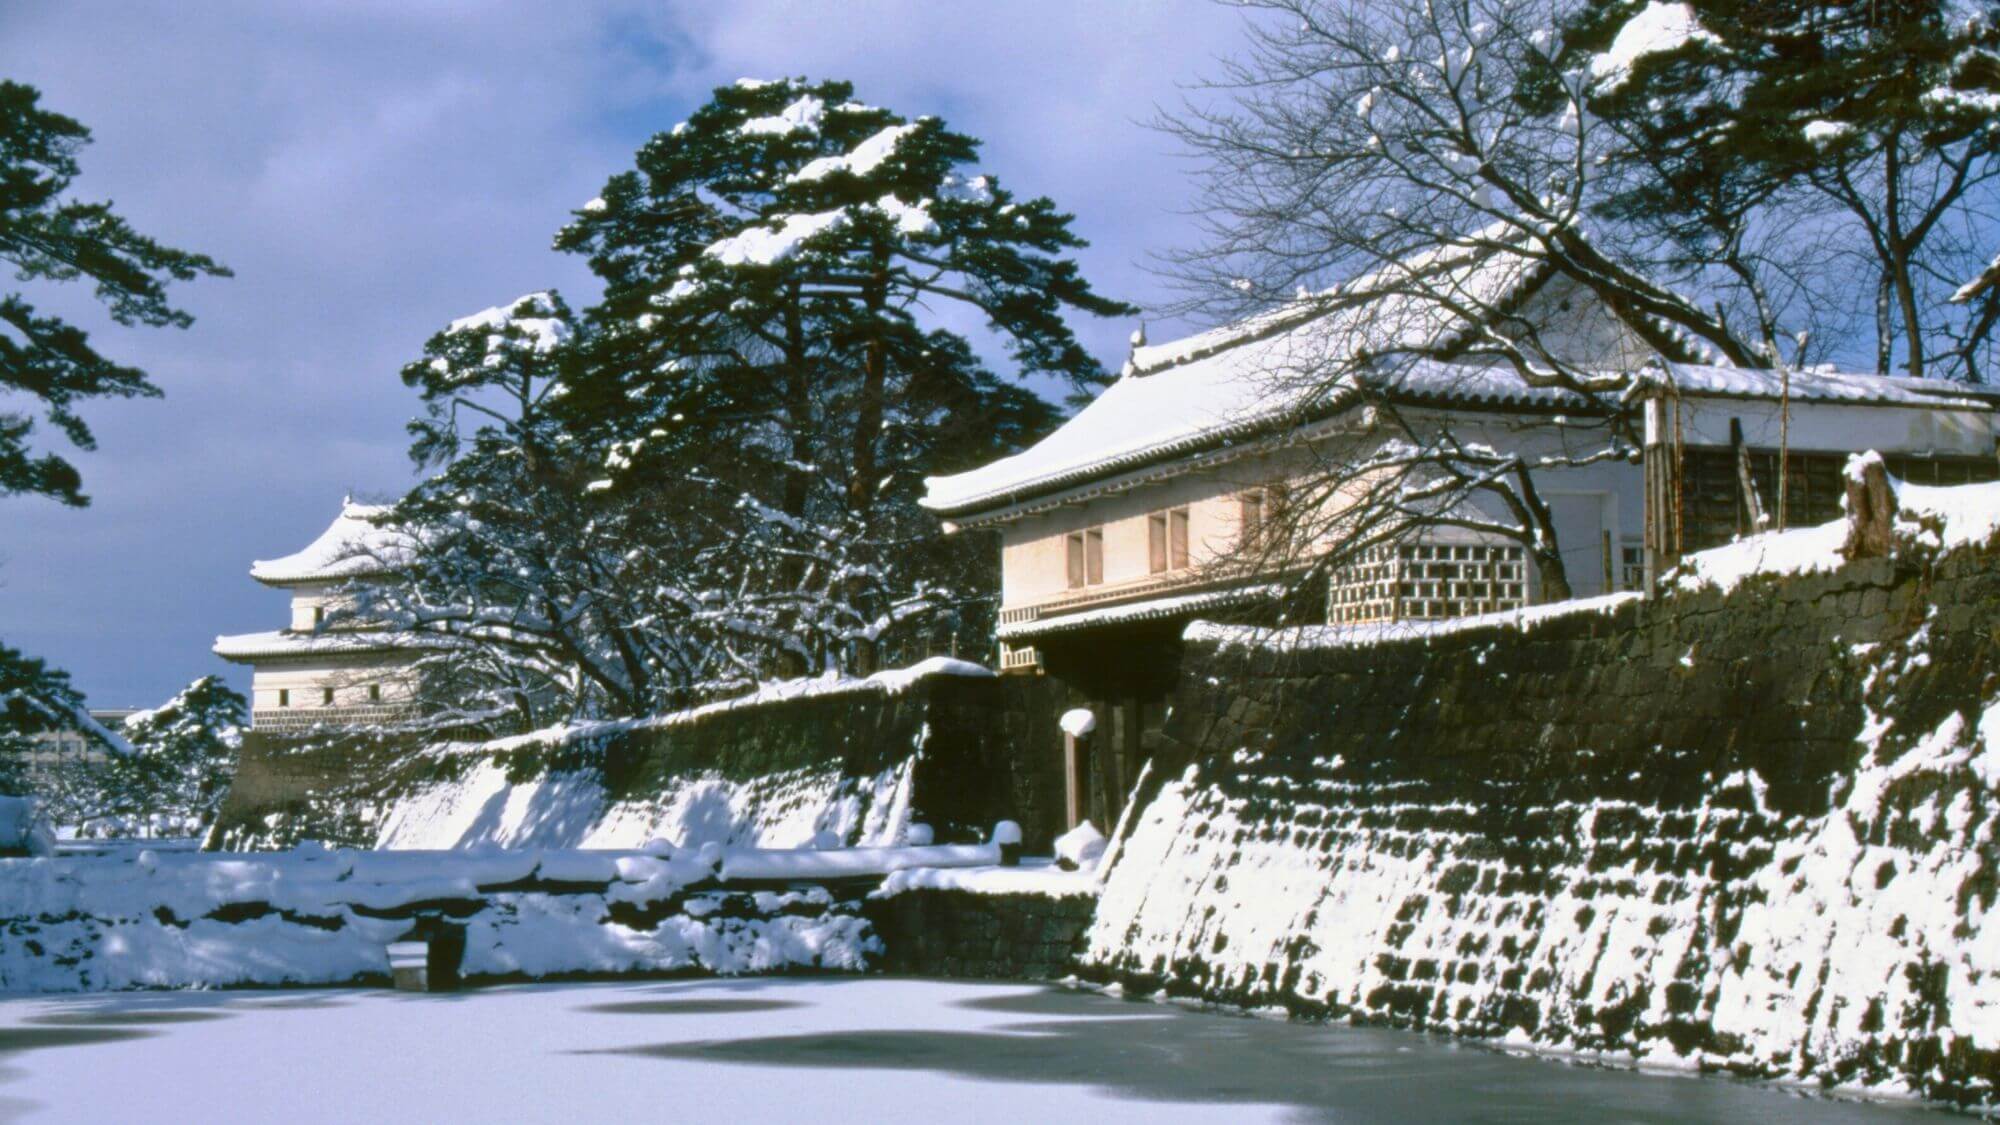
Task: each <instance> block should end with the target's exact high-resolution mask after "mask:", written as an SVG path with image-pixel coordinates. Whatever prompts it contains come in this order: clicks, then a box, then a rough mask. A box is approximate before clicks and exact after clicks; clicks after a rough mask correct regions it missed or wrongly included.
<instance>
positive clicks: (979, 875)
mask: <svg viewBox="0 0 2000 1125" xmlns="http://www.w3.org/2000/svg"><path fill="white" fill-rule="evenodd" d="M906 891H965V892H968V893H971V894H980V895H1040V896H1042V897H1045V898H1070V897H1073V896H1078V895H1095V894H1097V877H1096V875H1095V874H1094V873H1093V872H1089V871H1063V870H1060V869H1058V868H1056V867H1055V866H1053V865H1049V864H1041V865H1030V864H1022V865H1021V866H1019V867H965V868H937V867H922V868H911V869H907V870H903V871H896V872H893V873H891V874H890V875H889V877H888V878H886V879H884V880H882V886H881V888H880V889H879V890H876V891H875V892H874V893H873V894H871V895H869V896H868V897H870V898H877V899H881V898H892V897H894V896H896V895H899V894H902V893H904V892H906Z"/></svg>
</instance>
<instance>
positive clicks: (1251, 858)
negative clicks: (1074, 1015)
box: [1083, 543, 2000, 1105]
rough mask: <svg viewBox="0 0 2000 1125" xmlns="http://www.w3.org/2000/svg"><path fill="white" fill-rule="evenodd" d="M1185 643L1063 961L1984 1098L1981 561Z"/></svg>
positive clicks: (1999, 620)
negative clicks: (1565, 611)
mask: <svg viewBox="0 0 2000 1125" xmlns="http://www.w3.org/2000/svg"><path fill="white" fill-rule="evenodd" d="M1304 641H1305V643H1294V644H1290V645H1279V644H1272V643H1269V641H1268V639H1264V640H1262V641H1260V640H1259V639H1258V638H1254V637H1251V636H1248V635H1245V634H1232V633H1229V632H1227V631H1220V630H1211V631H1209V632H1206V633H1202V634H1198V635H1197V636H1195V637H1193V638H1191V642H1190V653H1189V657H1188V662H1187V664H1186V665H1184V673H1183V677H1182V680H1181V688H1180V690H1179V694H1178V697H1177V699H1176V701H1175V703H1174V713H1173V715H1172V717H1171V719H1170V721H1169V723H1168V727H1167V732H1166V734H1167V743H1168V745H1167V749H1166V750H1165V752H1164V753H1163V755H1162V757H1161V759H1160V760H1159V761H1158V762H1157V763H1156V766H1160V767H1164V768H1156V770H1155V772H1154V774H1153V775H1152V776H1153V778H1154V779H1155V781H1154V783H1153V784H1154V788H1155V795H1154V796H1153V799H1152V800H1151V803H1150V804H1149V805H1148V806H1147V807H1145V809H1144V810H1143V811H1142V812H1141V813H1140V814H1138V815H1137V816H1136V817H1135V818H1134V819H1133V821H1132V822H1131V823H1130V825H1129V826H1128V828H1127V830H1126V831H1125V832H1124V833H1122V835H1121V837H1120V838H1119V839H1118V840H1115V841H1114V843H1113V849H1114V854H1113V858H1112V859H1111V860H1110V862H1111V864H1112V866H1111V868H1110V871H1109V875H1108V879H1107V881H1106V884H1105V887H1104V892H1103V898H1102V900H1101V903H1100V907H1099V910H1098V913H1097V916H1096V920H1095V922H1094V924H1093V928H1092V931H1091V933H1090V935H1089V938H1088V946H1087V950H1086V952H1085V954H1084V956H1083V964H1084V971H1085V973H1086V975H1088V976H1092V977H1095V978H1097V979H1100V980H1112V981H1118V982H1120V983H1122V984H1123V985H1125V986H1126V987H1127V988H1128V989H1163V990H1165V991H1167V992H1169V993H1175V994H1182V995H1191V996H1200V997H1205V998H1208V999H1211V1000H1217V1001H1222V1002H1228V1003H1236V1004H1243V1005H1282V1006H1285V1007H1288V1008H1290V1009H1292V1010H1293V1011H1295V1012H1298V1013H1302V1014H1308V1015H1315V1016H1328V1017H1334V1018H1350V1019H1356V1020H1364V1021H1376V1022H1386V1023H1393V1024H1398V1025H1404V1026H1411V1027H1421V1028H1427V1029H1433V1030H1438V1031H1445V1032H1452V1033H1457V1034H1465V1035H1473V1036H1481V1037H1491V1038H1495V1039H1500V1040H1503V1041H1506V1042H1510V1043H1517V1044H1521V1045H1523V1046H1526V1047H1535V1048H1546V1049H1553V1050H1560V1051H1573V1052H1583V1053H1603V1054H1606V1055H1610V1056H1617V1057H1623V1058H1628V1059H1632V1058H1636V1059H1637V1060H1639V1061H1641V1062H1644V1063H1648V1064H1657V1065H1666V1066H1683V1067H1701V1068H1712V1069H1723V1070H1729V1071H1735V1072H1740V1073H1747V1074H1755V1075H1762V1076H1768V1077H1783V1078H1791V1079H1798V1080H1805V1081H1813V1082H1826V1083H1834V1084H1845V1085H1854V1086H1866V1087H1870V1088H1873V1089H1877V1090H1904V1091H1912V1092H1916V1093H1919V1094H1922V1095H1925V1096H1931V1097H1938V1098H1944V1099H1950V1100H1955V1101H1959V1102H1965V1103H1985V1104H1989V1105H1990V1104H1992V1103H1993V1102H1994V1101H1995V1099H1996V1093H1995V1088H1996V1082H2000V918H1996V915H1995V898H1996V894H1997V893H2000V843H1996V824H2000V550H1996V549H1995V548H1994V546H1993V545H1992V544H1990V543H1989V544H1987V545H1984V546H1974V547H1967V548H1962V549H1959V550H1957V551H1954V552H1952V553H1950V554H1948V555H1944V556H1942V557H1939V556H1937V555H1936V554H1935V553H1926V552H1915V553H1913V554H1912V555H1910V556H1909V557H1905V558H1904V559H1902V560H1900V561H1891V560H1875V561H1869V562H1862V563H1856V564H1852V565H1849V566H1846V567H1843V568H1839V569H1837V570H1833V571H1831V572H1819V573H1806V574H1802V575H1796V576H1793V577H1789V578H1786V579H1782V580H1781V579H1773V578H1750V579H1746V580H1743V581H1741V582H1740V583H1739V584H1737V585H1735V587H1734V588H1733V589H1730V590H1726V591H1725V590H1722V589H1718V588H1715V587H1706V588H1703V589H1700V590H1695V591H1691V592H1688V591H1684V592H1681V593H1677V594H1676V595H1674V596H1673V597H1670V598H1667V599H1665V600H1662V601H1658V602H1651V603H1647V602H1640V601H1631V600H1628V601H1623V602H1617V603H1613V604H1606V605H1604V606H1601V607H1596V608H1595V609H1594V610H1593V611H1591V612H1581V613H1574V614H1569V615H1559V616H1549V617H1544V618H1542V619H1539V620H1537V621H1535V622H1533V623H1532V624H1531V625H1530V626H1527V627H1514V628H1508V627H1500V626H1493V627H1486V628H1473V629H1468V630H1459V631H1454V632H1448V633H1447V632H1440V633H1436V634H1433V635H1429V636H1413V637H1409V638H1405V639H1396V638H1394V637H1383V636H1380V635H1375V636H1372V637H1367V638H1362V639H1355V638H1350V639H1348V640H1345V641H1343V640H1341V639H1340V638H1339V637H1337V636H1329V635H1319V636H1314V637H1307V638H1304Z"/></svg>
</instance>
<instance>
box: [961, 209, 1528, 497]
mask: <svg viewBox="0 0 2000 1125" xmlns="http://www.w3.org/2000/svg"><path fill="white" fill-rule="evenodd" d="M1416 275H1421V276H1422V277H1423V278H1424V281H1423V282H1422V284H1421V285H1420V286H1410V287H1408V288H1416V289H1421V290H1422V291H1423V292H1424V293H1425V294H1427V295H1424V296H1417V295H1412V294H1410V293H1408V292H1398V291H1397V290H1398V289H1399V288H1403V286H1402V285H1401V283H1403V282H1405V280H1406V279H1408V278H1410V277H1412V276H1416ZM1540 281H1541V271H1539V270H1538V269H1537V268H1536V263H1534V262H1533V261H1531V260H1530V259H1527V258H1524V257H1522V256H1521V255H1518V254H1511V253H1506V252H1501V251H1488V250H1470V251H1469V250H1463V249H1461V250H1458V251H1457V254H1456V256H1455V257H1447V256H1444V255H1439V254H1432V255H1426V256H1422V257H1419V258H1415V259H1411V260H1410V261H1408V262H1402V263H1396V264H1393V265H1390V266H1387V267H1384V268H1383V269H1381V270H1378V271H1376V272H1375V273H1372V274H1370V275H1368V276H1367V277H1364V278H1361V279H1359V280H1357V281H1355V282H1352V283H1350V284H1348V285H1346V286H1342V287H1335V288H1333V289H1330V290H1327V291H1325V292H1323V293H1320V294H1316V295H1313V296H1309V297H1304V298H1301V299H1300V300H1298V301H1295V302H1292V303H1290V304H1288V305H1286V306H1283V307H1281V308H1278V309H1275V310H1272V311H1271V312H1267V313H1263V314H1260V315H1258V316H1253V317H1250V318H1248V319H1246V320H1243V321H1241V322H1238V323H1236V324H1231V325H1224V326H1222V327H1220V328H1213V329H1210V330H1208V331H1206V332H1200V333H1197V334H1195V335H1193V336H1189V337H1186V338H1185V339H1181V340H1175V341H1172V342H1170V343H1165V344H1160V345H1156V346H1151V347H1139V348H1136V349H1134V350H1133V353H1132V359H1131V361H1130V362H1129V363H1128V364H1127V365H1126V368H1125V372H1124V374H1123V376H1121V377H1120V378H1119V380H1118V382H1116V383H1114V384H1112V385H1111V386H1110V387H1109V388H1107V389H1106V390H1105V391H1104V393H1103V394H1101V395H1099V396H1098V397H1097V398H1096V399H1095V400H1094V401H1092V402H1091V403H1090V404H1089V405H1088V406H1085V407H1084V408H1083V409H1082V410H1081V411H1078V412H1077V414H1076V416H1075V417H1073V418H1071V419H1070V420H1069V421H1068V422H1066V423H1064V424H1063V425H1062V427H1061V428H1060V429H1058V430H1057V431H1056V432H1055V433H1053V434H1050V435H1049V436H1048V437H1046V438H1044V439H1042V440H1041V441H1040V442H1038V443H1036V444H1035V445H1033V446H1031V447H1030V448H1028V449H1026V450H1024V451H1022V452H1020V453H1017V454H1015V455H1014V456H1012V457H1006V458H1002V459H1001V460H998V461H995V462H992V463H991V464H988V465H984V466H981V467H980V468H977V469H974V470H972V471H970V472H966V473H959V474H957V475H955V476H949V477H932V478H930V479H929V480H928V481H927V482H926V485H927V488H928V494H927V495H926V496H925V497H924V505H925V506H926V507H928V508H930V509H932V510H933V511H937V512H940V513H944V514H947V515H949V514H954V513H961V512H966V511H975V510H978V509H980V508H981V507H984V506H989V505H991V504H993V503H995V502H1006V501H1008V500H1010V499H1011V498H1014V497H1017V496H1020V495H1025V494H1033V493H1036V492H1042V491H1048V490H1050V489H1054V488H1060V487H1063V486H1065V485H1068V484H1072V483H1076V482H1078V481H1081V480H1088V479H1091V478H1094V477H1098V476H1102V475H1104V474H1106V473H1110V472H1116V471H1119V470H1121V469H1126V468H1131V467H1135V466H1138V465H1141V464H1147V463H1150V462H1154V461H1159V460H1163V459H1165V458H1168V457H1172V456H1176V455H1179V454H1183V453H1189V452H1193V451H1195V450H1197V449H1201V448H1206V447H1209V446H1213V445H1218V444H1221V443H1223V442H1227V441H1230V440H1233V439H1235V438H1238V437H1244V436H1248V435H1250V434H1253V433H1256V432H1260V431H1263V430H1266V429H1269V428H1271V427H1272V426H1273V424H1274V423H1279V422H1282V421H1284V420H1286V419H1288V418H1296V417H1298V415H1299V414H1300V412H1302V411H1305V410H1308V409H1310V408H1312V407H1313V406H1314V404H1315V403H1316V402H1320V403H1322V404H1325V405H1330V404H1331V403H1330V401H1327V400H1329V399H1330V397H1332V396H1331V394H1330V392H1334V391H1337V390H1338V388H1337V387H1333V388H1329V387H1325V386H1322V385H1320V384H1319V382H1318V381H1317V380H1315V379H1313V378H1311V373H1312V372H1314V371H1318V370H1325V369H1326V368H1327V365H1328V363H1329V361H1330V360H1331V361H1344V360H1346V359H1348V358H1349V357H1351V356H1354V355H1358V354H1371V353H1372V354H1379V353H1384V352H1394V351H1399V350H1412V349H1425V350H1430V349H1441V348H1445V347H1448V346H1449V344H1450V342H1451V340H1452V338H1453V337H1454V336H1455V335H1456V334H1457V333H1458V332H1460V331H1461V330H1462V329H1463V328H1464V327H1465V322H1464V321H1463V320H1462V319H1461V318H1459V317H1457V316H1455V315H1454V314H1452V313H1450V312H1449V311H1448V310H1446V308H1445V307H1444V305H1443V303H1442V302H1441V301H1440V300H1438V299H1436V296H1434V295H1439V294H1446V293H1449V294H1453V295H1454V296H1455V297H1456V298H1458V299H1459V300H1462V301H1463V303H1464V304H1465V305H1466V306H1468V307H1484V308H1494V307H1500V306H1505V305H1507V304H1509V303H1511V302H1512V301H1514V300H1516V299H1517V298H1518V297H1519V296H1520V295H1521V294H1523V293H1524V292H1526V291H1527V290H1529V289H1531V288H1533V287H1534V286H1535V285H1536V284H1539V282H1540Z"/></svg>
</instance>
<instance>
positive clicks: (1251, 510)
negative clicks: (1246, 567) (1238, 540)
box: [1242, 492, 1264, 551]
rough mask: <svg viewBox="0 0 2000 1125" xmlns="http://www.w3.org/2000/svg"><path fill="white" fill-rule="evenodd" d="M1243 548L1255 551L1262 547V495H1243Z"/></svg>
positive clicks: (1254, 493)
mask: <svg viewBox="0 0 2000 1125" xmlns="http://www.w3.org/2000/svg"><path fill="white" fill-rule="evenodd" d="M1242 545H1243V547H1244V549H1245V550H1251V551H1257V550H1262V549H1263V547H1264V494H1263V493H1262V492H1246V493H1244V494H1243V543H1242Z"/></svg>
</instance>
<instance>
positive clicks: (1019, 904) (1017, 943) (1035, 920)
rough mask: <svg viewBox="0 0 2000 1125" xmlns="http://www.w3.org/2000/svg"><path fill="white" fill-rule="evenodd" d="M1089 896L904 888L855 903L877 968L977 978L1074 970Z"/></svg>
mask: <svg viewBox="0 0 2000 1125" xmlns="http://www.w3.org/2000/svg"><path fill="white" fill-rule="evenodd" d="M1096 907H1097V899H1096V898H1095V897H1093V896H1089V895H1068V896H1063V897H1052V896H1045V895H1027V894H980V893H976V892H972V891H955V890H953V891H947V890H909V891H903V892H901V893H899V894H895V895H891V896H889V897H887V898H872V899H869V900H867V901H866V902H865V903H863V904H862V908H861V913H862V916H863V917H865V918H867V919H868V920H869V922H871V923H872V924H873V925H874V927H875V933H876V936H878V937H880V938H881V939H882V944H883V947H884V951H883V953H882V958H881V963H880V968H881V969H882V970H883V971H884V972H890V973H902V974H906V975H910V976H933V977H965V978H974V979H980V980H989V979H991V980H1058V979H1060V978H1062V977H1066V976H1069V975H1070V974H1071V973H1072V972H1074V971H1075V965H1076V956H1077V954H1078V953H1079V952H1081V950H1082V948H1083V938H1084V933H1085V931H1087V930H1088V929H1089V928H1090V920H1091V915H1092V914H1093V912H1094V911H1095V910H1096Z"/></svg>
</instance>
